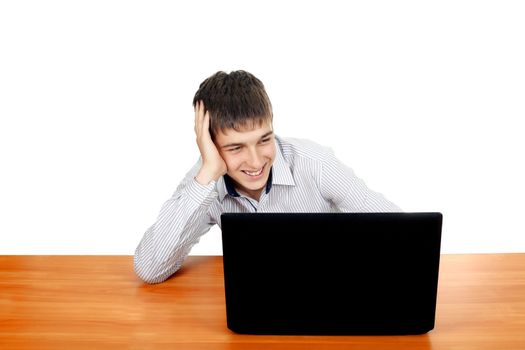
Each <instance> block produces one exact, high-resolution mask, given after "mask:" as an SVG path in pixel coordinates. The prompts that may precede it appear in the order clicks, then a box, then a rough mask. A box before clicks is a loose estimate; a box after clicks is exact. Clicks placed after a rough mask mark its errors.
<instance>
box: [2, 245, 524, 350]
mask: <svg viewBox="0 0 525 350" xmlns="http://www.w3.org/2000/svg"><path fill="white" fill-rule="evenodd" d="M105 348H115V349H122V348H123V349H162V348H169V349H190V350H191V349H207V350H213V349H267V350H270V349H383V350H384V349H387V350H388V349H403V350H405V349H423V350H424V349H476V350H480V349H525V254H487V255H483V254H480V255H443V256H442V260H441V269H440V280H439V291H438V306H437V321H436V328H435V329H434V330H433V331H431V332H430V333H428V334H425V335H418V336H376V337H370V336H250V335H238V334H235V333H233V332H231V331H230V330H228V329H227V328H226V312H225V306H224V284H223V272H222V257H215V256H207V257H197V256H193V257H190V258H189V259H188V260H187V261H186V263H185V265H184V267H183V268H182V269H181V270H180V271H179V272H178V273H177V274H176V275H175V276H174V277H172V278H171V279H169V280H168V281H166V282H164V283H161V284H157V285H147V284H144V283H142V282H141V281H140V280H139V279H138V278H137V277H136V276H135V275H134V273H133V268H132V257H131V256H0V349H105Z"/></svg>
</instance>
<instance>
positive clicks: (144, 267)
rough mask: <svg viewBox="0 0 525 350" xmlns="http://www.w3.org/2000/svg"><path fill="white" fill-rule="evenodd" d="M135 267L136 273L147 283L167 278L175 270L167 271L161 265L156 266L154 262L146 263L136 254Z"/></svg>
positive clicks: (158, 281) (162, 280)
mask: <svg viewBox="0 0 525 350" xmlns="http://www.w3.org/2000/svg"><path fill="white" fill-rule="evenodd" d="M133 269H134V271H135V274H136V275H137V276H138V277H139V278H140V279H141V280H142V281H144V282H145V283H148V284H157V283H161V282H164V281H165V280H167V279H168V278H169V277H170V276H171V275H173V273H175V271H176V270H177V269H176V270H174V271H167V270H166V269H163V268H162V267H160V266H156V265H154V264H152V263H149V264H145V263H144V262H142V261H140V260H139V259H138V258H137V256H136V255H135V257H134V260H133Z"/></svg>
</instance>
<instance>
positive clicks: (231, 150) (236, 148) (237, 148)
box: [228, 146, 241, 152]
mask: <svg viewBox="0 0 525 350" xmlns="http://www.w3.org/2000/svg"><path fill="white" fill-rule="evenodd" d="M240 149H241V147H239V146H237V147H233V148H229V149H228V151H229V152H235V151H238V150H240Z"/></svg>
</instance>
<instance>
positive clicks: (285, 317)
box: [221, 213, 442, 335]
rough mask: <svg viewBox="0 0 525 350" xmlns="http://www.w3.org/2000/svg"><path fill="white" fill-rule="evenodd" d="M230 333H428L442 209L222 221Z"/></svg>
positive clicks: (227, 217) (237, 216) (244, 216)
mask: <svg viewBox="0 0 525 350" xmlns="http://www.w3.org/2000/svg"><path fill="white" fill-rule="evenodd" d="M221 220H222V223H221V225H222V244H223V261H224V283H225V296H226V317H227V324H228V328H230V329H231V330H232V331H234V332H237V333H244V334H289V335H292V334H294V335H300V334H305V335H306V334H311V335H316V334H318V335H322V334H341V335H343V334H363V335H364V334H375V335H381V334H384V335H386V334H422V333H426V332H428V331H430V330H431V329H433V328H434V322H435V311H436V297H437V283H438V272H439V257H440V243H441V225H442V215H441V214H440V213H228V214H223V215H222V216H221Z"/></svg>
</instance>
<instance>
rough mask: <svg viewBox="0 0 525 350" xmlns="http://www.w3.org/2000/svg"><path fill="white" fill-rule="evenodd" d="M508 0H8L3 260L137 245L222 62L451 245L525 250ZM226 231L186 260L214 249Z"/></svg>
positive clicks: (2, 26)
mask: <svg viewBox="0 0 525 350" xmlns="http://www.w3.org/2000/svg"><path fill="white" fill-rule="evenodd" d="M524 18H525V5H524V3H523V2H521V1H461V0H454V1H443V0H442V1H435V2H425V1H380V2H378V1H363V2H358V3H348V2H347V1H341V2H335V1H315V2H310V1H300V2H299V1H298V2H292V1H260V2H247V1H205V2H203V1H192V2H176V1H170V2H160V1H108V0H104V1H95V0H90V1H33V2H31V1H2V2H0V50H1V51H0V116H1V124H0V157H1V159H0V161H1V162H0V167H1V171H0V180H1V181H0V254H133V252H134V249H135V247H136V245H137V244H138V242H139V240H140V239H141V237H142V235H143V233H144V232H145V231H146V229H147V228H148V227H149V226H150V225H151V224H152V223H153V222H154V221H155V219H156V216H157V213H158V211H159V209H160V207H161V205H162V203H163V202H164V201H165V200H167V199H168V198H169V197H170V196H171V194H172V193H173V191H174V190H175V188H176V186H177V184H178V183H179V181H180V180H181V179H182V177H183V176H184V174H185V173H186V171H187V170H189V168H190V167H191V166H192V165H193V164H194V162H195V161H196V160H197V157H198V150H197V147H196V145H195V141H194V140H195V137H194V135H193V108H192V106H191V102H192V98H193V95H194V93H195V91H196V90H197V88H198V86H199V84H200V82H201V81H202V80H204V79H205V78H206V77H208V76H209V75H211V74H213V73H215V72H216V71H218V70H225V71H231V70H236V69H245V70H248V71H250V72H252V73H254V74H255V75H256V76H257V77H259V78H260V79H261V80H262V81H263V82H264V83H265V85H266V88H267V92H268V94H269V96H270V98H271V100H272V103H273V106H274V116H275V117H274V118H275V120H274V127H275V130H276V133H277V134H278V135H280V136H294V137H301V138H310V139H313V140H315V141H317V142H318V143H321V144H323V145H326V146H330V147H332V149H333V150H334V151H335V153H336V155H337V156H338V157H339V158H340V159H342V160H343V161H344V162H345V163H346V164H348V165H349V166H350V167H352V168H353V169H354V170H355V172H356V173H357V174H358V175H359V176H360V177H362V178H363V179H364V180H365V182H366V183H367V184H368V186H369V187H371V188H372V189H374V190H377V191H379V192H382V193H383V194H384V195H385V196H386V197H388V198H389V199H391V200H392V201H394V202H395V203H397V204H398V205H399V206H401V207H402V208H403V209H404V210H405V211H441V212H443V214H444V218H445V219H444V220H445V221H444V226H443V246H442V250H443V252H445V253H462V252H464V253H473V252H525V238H524V236H525V235H524V234H525V220H524V219H523V217H524V215H523V213H522V211H523V209H524V206H523V197H524V195H525V186H524V184H523V179H524V178H525V170H524V169H525V166H524V164H523V163H524V162H523V158H524V157H523V153H524V152H523V150H524V149H525V141H524V131H525V130H524V127H523V126H522V124H521V121H520V119H523V117H524V116H525V64H524V62H525V21H524ZM219 234H220V231H219V230H218V228H215V229H213V230H212V231H210V233H208V234H207V235H205V236H204V237H203V239H202V240H201V243H200V244H198V245H197V246H196V247H195V248H194V250H193V252H192V253H193V254H220V253H221V242H220V235H219Z"/></svg>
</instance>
